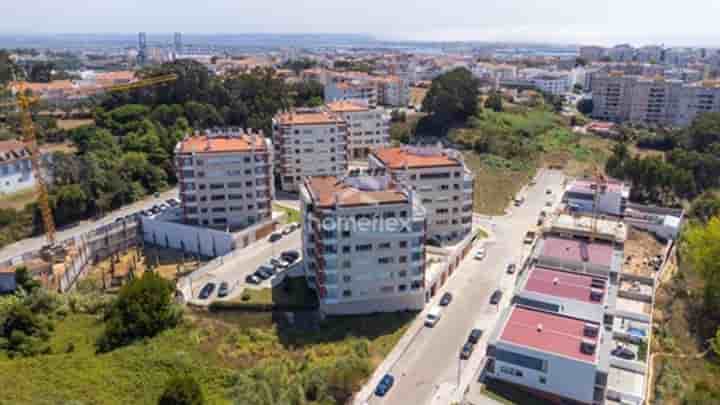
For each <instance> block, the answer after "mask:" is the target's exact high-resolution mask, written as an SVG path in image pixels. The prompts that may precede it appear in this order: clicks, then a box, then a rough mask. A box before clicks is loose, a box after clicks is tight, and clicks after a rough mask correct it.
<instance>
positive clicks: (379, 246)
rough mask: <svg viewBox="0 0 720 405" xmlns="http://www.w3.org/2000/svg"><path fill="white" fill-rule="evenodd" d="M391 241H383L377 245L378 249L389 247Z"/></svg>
mask: <svg viewBox="0 0 720 405" xmlns="http://www.w3.org/2000/svg"><path fill="white" fill-rule="evenodd" d="M390 247H391V243H390V242H384V243H381V244H379V245H378V249H390Z"/></svg>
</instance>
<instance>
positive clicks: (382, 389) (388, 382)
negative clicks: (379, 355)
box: [375, 374, 395, 397]
mask: <svg viewBox="0 0 720 405" xmlns="http://www.w3.org/2000/svg"><path fill="white" fill-rule="evenodd" d="M393 384H395V377H393V376H392V375H391V374H385V375H384V376H383V378H382V379H381V380H380V382H379V383H378V385H377V387H375V395H377V396H379V397H384V396H385V394H387V393H388V391H390V388H392V386H393Z"/></svg>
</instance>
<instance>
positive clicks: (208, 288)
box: [198, 283, 215, 300]
mask: <svg viewBox="0 0 720 405" xmlns="http://www.w3.org/2000/svg"><path fill="white" fill-rule="evenodd" d="M213 291H215V283H207V284H205V287H203V288H202V290H200V295H198V298H200V299H201V300H206V299H208V298H210V296H211V295H212V293H213Z"/></svg>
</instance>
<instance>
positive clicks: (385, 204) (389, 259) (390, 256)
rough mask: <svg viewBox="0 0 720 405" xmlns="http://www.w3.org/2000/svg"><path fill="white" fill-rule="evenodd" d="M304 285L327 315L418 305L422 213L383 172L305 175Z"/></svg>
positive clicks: (422, 257) (415, 201)
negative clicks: (316, 296) (305, 280)
mask: <svg viewBox="0 0 720 405" xmlns="http://www.w3.org/2000/svg"><path fill="white" fill-rule="evenodd" d="M300 201H301V211H302V218H303V228H302V230H303V237H302V239H303V240H302V244H303V255H304V257H305V261H304V264H305V273H306V277H307V281H308V284H309V285H310V287H311V288H314V289H316V290H317V292H318V297H319V300H320V310H321V311H323V312H324V313H326V314H366V313H375V312H394V311H404V310H420V309H422V308H423V306H424V304H425V287H424V285H425V253H424V248H423V245H424V242H425V213H424V209H423V208H422V206H421V205H420V202H419V200H418V199H417V198H416V196H415V192H414V191H413V190H411V189H410V188H408V187H405V186H403V185H401V184H398V183H397V182H395V181H394V180H393V179H392V178H391V177H390V176H389V175H387V174H384V173H382V172H381V171H374V172H372V173H370V174H359V173H355V174H352V175H350V176H347V177H344V178H339V177H335V176H322V177H307V178H305V179H304V182H303V184H302V186H301V187H300Z"/></svg>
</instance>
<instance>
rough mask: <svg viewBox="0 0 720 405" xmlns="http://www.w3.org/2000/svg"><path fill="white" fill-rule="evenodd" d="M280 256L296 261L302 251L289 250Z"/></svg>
mask: <svg viewBox="0 0 720 405" xmlns="http://www.w3.org/2000/svg"><path fill="white" fill-rule="evenodd" d="M280 258H281V259H283V260H285V261H286V262H288V263H295V262H296V261H297V260H298V259H299V258H300V252H298V251H297V250H288V251H285V252H282V253H281V254H280Z"/></svg>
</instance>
